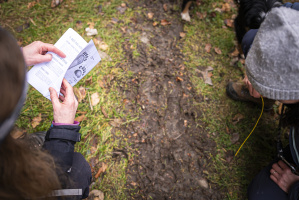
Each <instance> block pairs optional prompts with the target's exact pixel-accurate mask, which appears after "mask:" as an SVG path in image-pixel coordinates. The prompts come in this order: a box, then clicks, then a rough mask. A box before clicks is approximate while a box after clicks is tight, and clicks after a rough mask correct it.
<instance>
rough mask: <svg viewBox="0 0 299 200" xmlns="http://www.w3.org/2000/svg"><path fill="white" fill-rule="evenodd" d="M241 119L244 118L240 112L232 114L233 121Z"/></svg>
mask: <svg viewBox="0 0 299 200" xmlns="http://www.w3.org/2000/svg"><path fill="white" fill-rule="evenodd" d="M242 119H244V116H243V115H242V114H240V113H238V114H236V115H235V116H234V118H233V121H234V122H236V121H237V122H239V121H240V120H242Z"/></svg>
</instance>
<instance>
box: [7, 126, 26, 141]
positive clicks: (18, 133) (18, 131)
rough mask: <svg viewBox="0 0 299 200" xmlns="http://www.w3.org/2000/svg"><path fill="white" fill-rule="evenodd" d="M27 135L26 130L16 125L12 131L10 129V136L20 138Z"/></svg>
mask: <svg viewBox="0 0 299 200" xmlns="http://www.w3.org/2000/svg"><path fill="white" fill-rule="evenodd" d="M25 135H26V130H22V129H19V128H17V127H14V128H13V129H12V130H11V131H10V136H11V137H12V138H13V139H18V138H23V137H25Z"/></svg>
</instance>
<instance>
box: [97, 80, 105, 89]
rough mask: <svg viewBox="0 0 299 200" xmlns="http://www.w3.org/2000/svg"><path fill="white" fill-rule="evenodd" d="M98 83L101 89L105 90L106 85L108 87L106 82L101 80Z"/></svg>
mask: <svg viewBox="0 0 299 200" xmlns="http://www.w3.org/2000/svg"><path fill="white" fill-rule="evenodd" d="M98 83H99V86H100V87H101V88H105V85H106V84H105V82H104V81H102V80H99V81H98Z"/></svg>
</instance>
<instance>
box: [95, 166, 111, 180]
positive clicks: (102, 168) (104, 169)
mask: <svg viewBox="0 0 299 200" xmlns="http://www.w3.org/2000/svg"><path fill="white" fill-rule="evenodd" d="M107 167H108V165H107V164H105V163H102V167H101V168H100V169H99V171H98V172H97V174H96V175H95V178H99V177H100V175H101V173H103V172H105V171H106V169H107Z"/></svg>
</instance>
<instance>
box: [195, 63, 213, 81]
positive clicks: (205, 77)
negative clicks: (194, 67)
mask: <svg viewBox="0 0 299 200" xmlns="http://www.w3.org/2000/svg"><path fill="white" fill-rule="evenodd" d="M213 70H214V69H213V68H212V67H211V66H209V67H207V68H206V69H205V70H202V71H200V73H201V74H202V76H203V80H204V82H205V83H206V84H208V85H213V83H212V79H211V77H212V76H213V73H211V72H210V71H213ZM198 71H199V70H198Z"/></svg>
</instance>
